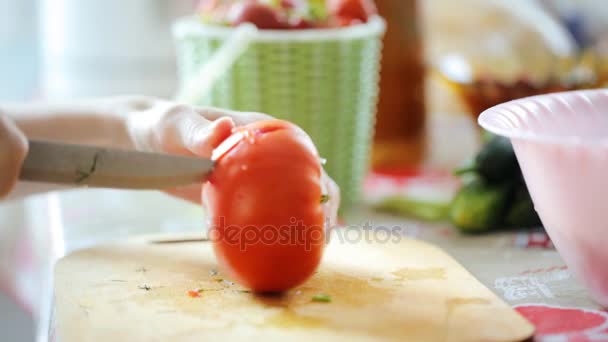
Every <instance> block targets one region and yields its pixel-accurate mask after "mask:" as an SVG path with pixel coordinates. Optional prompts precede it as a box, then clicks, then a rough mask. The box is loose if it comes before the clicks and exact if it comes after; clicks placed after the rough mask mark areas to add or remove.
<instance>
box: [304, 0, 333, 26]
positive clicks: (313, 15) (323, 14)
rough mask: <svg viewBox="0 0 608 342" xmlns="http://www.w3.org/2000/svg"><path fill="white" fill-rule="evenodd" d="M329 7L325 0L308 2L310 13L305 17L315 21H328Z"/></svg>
mask: <svg viewBox="0 0 608 342" xmlns="http://www.w3.org/2000/svg"><path fill="white" fill-rule="evenodd" d="M327 16H328V12H327V5H326V4H325V0H309V1H308V13H307V15H306V16H305V17H307V18H309V19H311V20H313V21H318V20H325V19H327Z"/></svg>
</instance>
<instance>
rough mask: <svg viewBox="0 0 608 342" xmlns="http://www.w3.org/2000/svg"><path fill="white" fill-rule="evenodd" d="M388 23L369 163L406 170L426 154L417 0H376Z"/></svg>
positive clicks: (422, 70) (420, 40)
mask: <svg viewBox="0 0 608 342" xmlns="http://www.w3.org/2000/svg"><path fill="white" fill-rule="evenodd" d="M376 4H377V6H378V11H379V13H380V15H381V16H383V17H384V18H385V20H386V22H387V32H386V35H385V37H384V47H383V52H382V70H381V78H380V97H379V103H378V110H377V114H376V135H375V138H374V147H373V157H372V164H373V167H374V168H375V169H378V168H381V169H382V168H408V167H413V166H416V165H417V164H419V163H420V162H421V161H422V160H423V157H424V149H425V148H424V140H425V137H424V133H425V101H424V79H425V67H424V61H423V59H424V56H423V44H422V35H421V33H420V28H419V24H420V23H419V18H420V16H419V15H418V9H419V7H418V3H417V1H416V0H376Z"/></svg>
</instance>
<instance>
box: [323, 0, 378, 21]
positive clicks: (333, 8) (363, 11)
mask: <svg viewBox="0 0 608 342" xmlns="http://www.w3.org/2000/svg"><path fill="white" fill-rule="evenodd" d="M327 9H328V11H329V14H330V17H334V18H347V19H349V20H353V19H358V20H361V21H362V22H367V20H368V19H369V17H371V16H372V15H374V14H376V13H378V10H377V8H376V4H375V3H374V1H373V0H327Z"/></svg>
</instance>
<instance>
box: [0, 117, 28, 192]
mask: <svg viewBox="0 0 608 342" xmlns="http://www.w3.org/2000/svg"><path fill="white" fill-rule="evenodd" d="M27 150H28V144H27V139H26V137H25V135H23V133H22V132H21V131H20V130H19V129H18V128H17V126H16V125H15V124H14V123H13V122H12V121H11V120H9V119H8V118H6V117H4V116H2V115H0V198H2V197H5V196H6V195H8V193H9V192H10V191H11V190H12V189H13V187H14V186H15V183H17V179H18V177H19V173H20V172H21V165H22V164H23V160H24V159H25V156H26V155H27Z"/></svg>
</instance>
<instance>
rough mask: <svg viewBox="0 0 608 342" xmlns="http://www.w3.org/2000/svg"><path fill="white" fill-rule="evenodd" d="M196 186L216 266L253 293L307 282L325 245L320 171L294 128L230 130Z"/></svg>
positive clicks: (272, 125) (264, 125)
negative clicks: (206, 174)
mask: <svg viewBox="0 0 608 342" xmlns="http://www.w3.org/2000/svg"><path fill="white" fill-rule="evenodd" d="M213 158H214V160H215V162H216V167H215V169H214V171H213V173H212V175H211V177H210V178H209V180H208V182H207V183H206V184H205V186H204V188H203V203H205V205H206V207H207V211H208V214H209V215H210V219H211V234H210V236H211V239H212V241H213V246H214V251H215V254H216V256H217V258H218V262H219V264H220V266H221V267H222V268H223V269H224V270H225V271H227V272H228V274H229V275H230V276H231V277H232V278H233V279H234V280H236V281H237V282H239V283H240V284H242V285H244V286H246V287H248V288H250V289H252V290H254V291H256V292H280V291H284V290H287V289H290V288H293V287H295V286H297V285H299V284H301V283H303V282H304V281H305V280H306V279H308V278H309V277H310V276H311V275H312V274H313V272H314V271H315V269H316V268H317V266H318V265H319V262H320V260H321V256H322V253H323V247H324V244H325V231H324V209H323V202H324V200H325V199H326V196H325V195H326V194H325V193H323V191H322V184H321V182H322V169H321V162H320V158H319V155H318V153H317V150H316V149H315V147H314V145H313V143H312V141H311V140H310V138H309V137H308V135H306V133H305V132H304V131H303V130H301V129H300V128H299V127H297V126H295V125H293V124H291V123H288V122H285V121H280V120H267V121H260V122H256V123H252V124H249V125H246V126H243V127H239V128H237V129H235V131H234V133H233V135H232V136H231V137H229V138H228V139H226V141H224V143H222V144H221V145H220V146H219V147H218V148H217V149H216V150H215V152H214V155H213Z"/></svg>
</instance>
